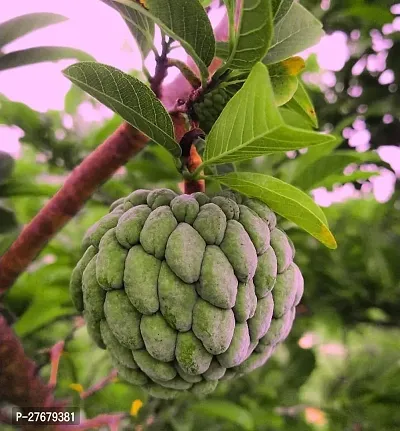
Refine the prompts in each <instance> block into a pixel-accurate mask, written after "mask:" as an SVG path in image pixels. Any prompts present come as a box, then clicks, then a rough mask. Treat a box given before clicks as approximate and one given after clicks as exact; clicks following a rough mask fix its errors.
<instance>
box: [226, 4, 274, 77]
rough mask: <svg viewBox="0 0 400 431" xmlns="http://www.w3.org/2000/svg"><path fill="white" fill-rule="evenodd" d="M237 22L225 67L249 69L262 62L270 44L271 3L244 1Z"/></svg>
mask: <svg viewBox="0 0 400 431" xmlns="http://www.w3.org/2000/svg"><path fill="white" fill-rule="evenodd" d="M238 22H239V24H238V29H237V32H236V34H235V38H234V40H233V41H231V42H233V43H232V44H231V47H230V53H229V57H228V59H227V61H226V65H225V67H229V68H231V69H251V68H252V67H253V66H254V65H255V64H256V63H258V62H259V61H260V60H262V58H263V57H264V56H265V54H266V53H267V51H268V47H269V45H270V43H271V39H272V32H273V22H272V10H271V2H270V1H269V0H261V1H254V0H244V2H243V6H242V9H241V13H240V17H239V19H238ZM250 46H251V49H249V47H250Z"/></svg>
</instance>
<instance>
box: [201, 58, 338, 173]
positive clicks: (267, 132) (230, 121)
mask: <svg viewBox="0 0 400 431" xmlns="http://www.w3.org/2000/svg"><path fill="white" fill-rule="evenodd" d="M273 98H274V94H273V90H272V86H271V81H270V78H269V75H268V69H267V67H266V66H264V65H263V64H262V63H258V64H257V65H256V66H255V67H254V68H253V70H252V71H251V73H250V75H249V77H248V79H247V80H246V82H245V84H244V86H243V87H242V89H241V90H239V91H238V93H236V95H235V96H233V98H232V99H231V100H230V101H229V102H228V104H227V105H226V107H225V109H224V110H223V111H222V113H221V115H220V116H219V118H218V120H217V121H216V123H215V124H214V126H213V128H212V129H211V132H210V134H209V135H208V137H207V140H206V149H205V152H204V164H205V165H210V164H219V163H227V162H237V161H240V160H248V159H251V158H253V157H258V156H261V155H263V154H270V153H275V152H282V151H291V150H295V149H300V148H305V147H307V146H310V145H318V144H322V143H324V142H330V141H332V140H333V139H335V138H334V137H332V136H330V135H324V134H321V133H315V132H311V131H307V130H302V129H296V128H294V127H291V126H287V125H285V124H283V121H282V117H281V116H280V114H279V110H278V108H277V107H276V105H275V104H274V103H271V100H273Z"/></svg>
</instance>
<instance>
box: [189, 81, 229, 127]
mask: <svg viewBox="0 0 400 431" xmlns="http://www.w3.org/2000/svg"><path fill="white" fill-rule="evenodd" d="M231 97H232V96H231V94H230V93H229V92H227V91H226V90H225V89H224V88H216V89H215V90H212V91H210V92H208V93H206V94H205V95H204V97H202V98H201V99H200V100H198V101H196V103H195V104H194V105H193V109H194V112H195V114H196V117H197V119H198V121H199V126H200V127H201V129H203V130H204V132H206V133H209V132H210V130H211V128H212V126H213V125H214V123H215V122H216V121H217V118H218V117H219V116H220V114H221V112H222V110H223V109H224V108H225V105H226V104H227V103H228V102H229V100H230V99H231Z"/></svg>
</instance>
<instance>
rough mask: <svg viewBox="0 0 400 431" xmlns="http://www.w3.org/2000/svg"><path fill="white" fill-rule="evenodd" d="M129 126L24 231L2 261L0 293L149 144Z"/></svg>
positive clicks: (89, 159)
mask: <svg viewBox="0 0 400 431" xmlns="http://www.w3.org/2000/svg"><path fill="white" fill-rule="evenodd" d="M147 141H148V138H147V137H146V136H144V135H143V134H142V133H140V132H139V131H138V130H136V129H134V128H133V127H132V126H130V125H129V124H127V123H124V124H122V125H121V126H120V127H119V128H118V129H117V130H116V131H115V132H114V133H113V134H112V135H111V136H110V137H109V138H108V139H107V140H106V141H105V142H104V143H103V144H102V145H100V146H99V147H98V148H97V149H96V150H95V151H93V152H92V153H91V154H90V155H89V156H88V157H87V158H86V159H85V160H84V161H83V162H82V163H81V164H80V165H79V166H78V167H76V168H75V169H74V170H73V171H72V172H71V174H70V175H69V177H68V178H67V180H66V181H65V184H64V185H63V187H62V188H61V189H60V190H59V191H58V192H57V193H56V194H55V195H54V197H53V198H52V199H50V201H49V202H48V203H47V204H46V205H45V206H44V207H43V208H42V210H41V211H40V212H39V213H38V214H37V215H36V217H34V219H33V220H32V221H31V222H30V223H29V224H28V225H27V226H25V228H24V229H23V231H22V232H21V234H20V235H19V237H18V238H17V240H16V241H15V242H14V244H13V245H12V246H11V247H10V249H9V250H8V251H7V252H6V253H5V254H4V255H3V256H2V257H1V258H0V294H2V293H4V292H5V291H6V290H7V289H8V288H9V287H11V285H12V284H13V283H14V281H15V280H16V279H17V277H18V276H19V275H20V274H21V273H22V272H23V271H24V270H25V269H26V268H27V267H28V265H29V264H30V263H31V262H32V261H33V259H34V258H35V257H36V256H37V255H38V254H39V253H40V251H41V250H42V249H43V248H44V246H45V245H46V244H47V243H48V241H49V240H50V239H51V238H52V237H53V236H54V235H55V234H56V233H57V232H58V231H59V230H60V229H61V228H62V227H63V226H64V225H65V224H66V223H67V222H68V221H69V220H70V219H71V218H72V217H74V216H75V215H76V213H77V212H78V211H79V210H80V209H81V208H82V206H83V205H84V203H85V202H86V201H87V200H88V199H89V198H90V196H91V195H92V194H93V193H94V191H95V190H96V189H97V188H98V187H99V186H100V185H101V184H102V183H104V182H105V181H106V180H107V179H108V178H110V177H111V175H112V174H113V173H114V172H115V171H116V170H117V169H118V168H119V167H121V166H122V165H124V164H125V163H126V162H127V161H128V160H129V159H130V158H131V157H132V156H133V155H135V154H137V153H138V152H139V151H140V150H141V149H142V148H143V147H144V146H145V145H146V143H147Z"/></svg>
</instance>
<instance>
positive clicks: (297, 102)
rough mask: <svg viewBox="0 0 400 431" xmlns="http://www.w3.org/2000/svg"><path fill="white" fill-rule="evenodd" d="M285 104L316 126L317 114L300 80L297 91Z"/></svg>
mask: <svg viewBox="0 0 400 431" xmlns="http://www.w3.org/2000/svg"><path fill="white" fill-rule="evenodd" d="M286 106H287V107H288V108H289V109H292V110H293V111H295V112H297V113H298V114H300V115H303V116H305V117H306V119H307V120H308V121H309V122H310V123H311V125H312V126H313V127H315V128H317V127H318V119H317V114H316V113H315V108H314V105H313V103H312V100H311V99H310V96H309V95H308V93H307V91H306V89H305V88H304V85H303V83H302V82H301V81H300V80H299V85H298V87H297V91H296V92H295V93H294V95H293V98H292V99H291V100H290V101H289V102H288V103H287V104H286Z"/></svg>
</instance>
